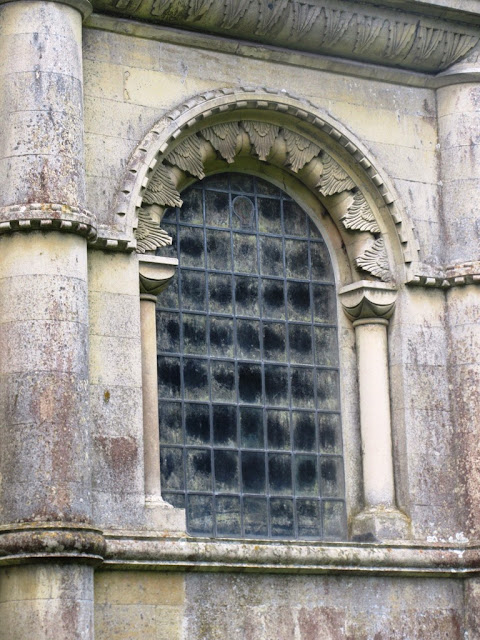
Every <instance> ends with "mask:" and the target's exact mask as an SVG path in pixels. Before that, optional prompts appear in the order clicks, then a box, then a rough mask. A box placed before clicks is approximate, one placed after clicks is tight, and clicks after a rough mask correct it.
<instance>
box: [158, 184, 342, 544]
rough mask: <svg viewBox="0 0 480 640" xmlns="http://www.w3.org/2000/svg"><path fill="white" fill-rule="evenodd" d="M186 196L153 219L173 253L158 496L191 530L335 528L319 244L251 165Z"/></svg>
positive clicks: (330, 296) (284, 534) (330, 371)
mask: <svg viewBox="0 0 480 640" xmlns="http://www.w3.org/2000/svg"><path fill="white" fill-rule="evenodd" d="M182 198H183V201H184V204H183V207H182V208H181V209H178V208H177V209H169V210H168V211H167V212H166V215H165V217H164V220H163V223H162V227H163V228H165V229H166V230H167V231H168V232H169V233H170V234H171V235H172V237H173V245H172V249H171V251H173V252H175V251H176V252H178V259H179V265H180V266H179V270H178V278H176V279H175V281H174V282H173V283H172V284H171V285H170V287H169V288H168V289H167V290H166V291H165V292H163V293H162V294H161V296H160V297H159V302H158V306H157V345H158V384H159V387H158V389H159V410H160V442H161V471H162V494H163V497H164V499H165V500H166V501H168V502H170V503H171V504H173V505H175V506H178V507H182V508H186V514H187V526H188V531H189V532H190V533H191V534H193V535H200V536H219V537H246V538H248V537H254V538H283V539H295V538H300V539H321V538H325V539H339V538H342V537H344V536H345V529H346V518H345V501H344V470H343V460H342V438H341V423H340V406H339V371H338V346H337V327H336V308H335V287H334V279H333V273H332V266H331V262H330V257H329V254H328V251H327V248H326V245H325V243H324V242H323V240H322V238H321V236H320V234H319V232H318V230H317V229H316V227H315V226H314V225H313V223H312V222H311V221H310V219H309V217H308V216H307V215H306V214H305V212H304V211H303V210H302V209H301V208H300V207H299V206H298V205H297V204H296V203H295V202H294V201H293V200H292V199H291V198H289V197H288V196H287V195H286V194H285V193H283V192H282V191H280V190H279V189H277V188H276V187H274V186H273V185H271V184H270V183H268V182H266V181H264V180H261V179H259V178H254V177H252V176H247V175H243V174H222V175H219V176H213V177H211V178H209V179H205V180H204V181H202V182H199V183H197V184H196V185H194V186H193V187H190V188H189V189H188V190H187V191H186V192H185V193H184V194H182ZM165 253H166V252H165V250H164V251H163V254H164V255H165ZM167 255H168V253H167ZM170 255H171V254H170Z"/></svg>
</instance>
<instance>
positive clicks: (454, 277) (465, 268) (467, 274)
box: [407, 260, 480, 289]
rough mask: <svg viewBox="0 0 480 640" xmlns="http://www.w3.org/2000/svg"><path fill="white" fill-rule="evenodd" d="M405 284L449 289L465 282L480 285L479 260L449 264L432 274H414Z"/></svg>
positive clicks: (460, 285)
mask: <svg viewBox="0 0 480 640" xmlns="http://www.w3.org/2000/svg"><path fill="white" fill-rule="evenodd" d="M407 284H409V285H413V286H418V287H429V288H434V289H450V287H462V286H465V285H467V284H474V285H480V261H478V260H476V261H472V262H462V263H459V264H455V265H450V266H448V267H445V268H444V269H441V270H439V271H438V272H437V273H434V274H433V273H432V274H429V273H428V272H426V273H421V274H415V275H414V276H413V277H412V278H411V279H410V280H409V281H408V282H407Z"/></svg>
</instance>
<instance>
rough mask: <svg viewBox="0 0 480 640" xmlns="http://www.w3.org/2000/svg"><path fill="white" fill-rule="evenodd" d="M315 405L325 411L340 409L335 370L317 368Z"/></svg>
mask: <svg viewBox="0 0 480 640" xmlns="http://www.w3.org/2000/svg"><path fill="white" fill-rule="evenodd" d="M317 407H318V408H319V409H324V410H326V411H338V410H339V409H340V398H339V389H338V372H337V371H329V370H328V369H327V370H321V369H317Z"/></svg>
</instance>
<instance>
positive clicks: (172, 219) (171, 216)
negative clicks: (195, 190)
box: [162, 192, 201, 228]
mask: <svg viewBox="0 0 480 640" xmlns="http://www.w3.org/2000/svg"><path fill="white" fill-rule="evenodd" d="M200 193H201V192H200ZM177 211H178V209H177V207H167V208H166V209H165V211H164V214H163V218H162V228H165V225H166V224H168V223H176V222H177Z"/></svg>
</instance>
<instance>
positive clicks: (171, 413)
mask: <svg viewBox="0 0 480 640" xmlns="http://www.w3.org/2000/svg"><path fill="white" fill-rule="evenodd" d="M158 404H159V407H158V413H159V423H160V444H181V443H183V434H182V405H181V404H180V402H163V401H162V402H159V403H158Z"/></svg>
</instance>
